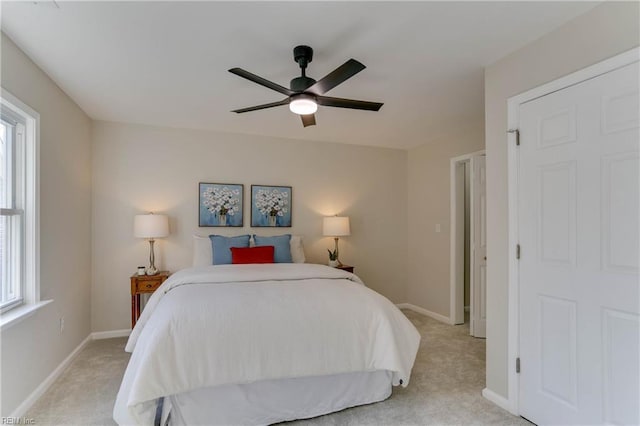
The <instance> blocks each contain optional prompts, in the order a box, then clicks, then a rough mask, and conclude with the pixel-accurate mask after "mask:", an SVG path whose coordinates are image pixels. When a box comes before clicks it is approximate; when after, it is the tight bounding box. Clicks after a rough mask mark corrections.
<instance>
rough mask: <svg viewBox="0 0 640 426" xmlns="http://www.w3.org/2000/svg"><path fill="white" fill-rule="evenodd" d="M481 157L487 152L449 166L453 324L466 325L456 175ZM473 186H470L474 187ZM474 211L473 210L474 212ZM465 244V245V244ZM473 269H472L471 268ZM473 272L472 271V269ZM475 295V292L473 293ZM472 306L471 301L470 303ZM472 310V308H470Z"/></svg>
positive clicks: (451, 319)
mask: <svg viewBox="0 0 640 426" xmlns="http://www.w3.org/2000/svg"><path fill="white" fill-rule="evenodd" d="M480 155H485V150H484V149H483V150H481V151H475V152H471V153H469V154H464V155H460V156H458V157H453V158H451V160H450V166H449V176H450V177H449V182H450V184H449V186H450V195H449V202H450V209H449V212H450V216H449V224H450V226H449V238H450V244H449V250H450V252H449V259H450V260H449V289H450V293H449V322H450V323H451V324H454V325H455V324H462V323H464V251H463V256H462V258H460V256H458V254H459V253H458V239H459V238H460V229H458V228H459V226H458V219H457V218H458V213H459V211H458V210H460V208H463V207H460V206H458V200H457V191H458V185H459V183H460V182H459V181H458V176H457V174H456V168H457V167H458V166H459V164H460V163H469V164H471V158H473V157H478V156H480ZM471 180H472V181H473V173H471ZM472 185H473V184H471V185H470V186H472ZM472 207H473V202H472ZM472 211H473V210H472ZM470 222H471V223H470V224H469V225H470V226H469V228H470V229H469V232H470V233H472V232H473V218H471V219H470ZM462 233H463V235H464V223H463V227H462ZM463 241H464V237H463ZM463 244H464V243H463ZM470 261H471V262H472V265H471V266H473V259H471V260H470ZM470 269H471V268H470ZM461 270H462V276H461V274H460V271H461ZM471 270H472V269H471ZM469 286H470V287H471V286H473V279H471V280H470V284H469ZM472 294H473V292H472ZM460 295H462V309H460V306H459V301H460ZM470 305H471V301H470ZM469 309H471V307H470V308H469ZM460 318H462V321H460ZM470 332H473V330H470Z"/></svg>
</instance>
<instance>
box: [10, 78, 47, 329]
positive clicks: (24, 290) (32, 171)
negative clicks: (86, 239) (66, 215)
mask: <svg viewBox="0 0 640 426" xmlns="http://www.w3.org/2000/svg"><path fill="white" fill-rule="evenodd" d="M0 107H1V108H2V115H3V116H8V117H11V118H14V119H15V120H14V121H17V122H18V123H22V125H23V129H22V130H23V132H24V135H23V136H22V140H21V141H20V145H22V146H21V147H19V149H21V150H22V152H21V153H20V155H22V156H24V157H23V158H24V163H23V166H24V170H22V171H20V172H22V173H24V179H23V180H22V182H21V184H22V187H20V188H18V190H19V191H21V193H22V194H21V197H19V198H21V205H20V206H16V207H17V208H16V209H15V210H16V211H15V212H12V211H9V210H10V209H5V211H4V212H3V213H7V214H11V213H20V214H21V216H22V232H23V238H22V249H21V250H19V251H20V253H19V254H18V255H19V256H21V257H22V259H21V264H22V268H21V271H20V272H21V275H22V277H21V300H20V302H19V303H15V304H12V305H8V306H6V307H4V308H3V310H2V312H0V326H1V327H2V328H4V327H5V326H7V325H9V324H10V323H13V322H15V321H17V320H19V319H21V318H22V317H24V316H26V315H27V314H30V313H32V312H34V311H35V310H36V309H37V308H39V307H40V306H44V305H45V304H46V303H48V302H50V301H47V302H41V300H40V206H39V199H40V179H39V170H40V149H39V147H40V114H38V113H37V112H36V111H34V110H33V109H32V108H31V107H29V106H28V105H26V104H25V103H23V102H22V101H20V100H19V99H18V98H16V97H15V96H13V95H12V94H11V93H9V92H8V91H7V90H5V89H4V88H2V90H1V92H0ZM20 127H22V126H20Z"/></svg>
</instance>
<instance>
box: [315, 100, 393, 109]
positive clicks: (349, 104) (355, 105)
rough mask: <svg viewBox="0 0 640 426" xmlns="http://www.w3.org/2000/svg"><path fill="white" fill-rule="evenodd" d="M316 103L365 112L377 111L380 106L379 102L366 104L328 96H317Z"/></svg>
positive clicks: (366, 102) (365, 102)
mask: <svg viewBox="0 0 640 426" xmlns="http://www.w3.org/2000/svg"><path fill="white" fill-rule="evenodd" d="M316 103H317V104H318V105H323V106H330V107H338V108H351V109H364V110H367V111H378V110H379V109H380V108H381V107H382V105H384V104H382V103H380V102H368V101H357V100H355V99H342V98H331V97H329V96H317V97H316Z"/></svg>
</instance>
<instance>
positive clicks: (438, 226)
mask: <svg viewBox="0 0 640 426" xmlns="http://www.w3.org/2000/svg"><path fill="white" fill-rule="evenodd" d="M440 231H442V229H441V228H440V224H439V223H436V232H440Z"/></svg>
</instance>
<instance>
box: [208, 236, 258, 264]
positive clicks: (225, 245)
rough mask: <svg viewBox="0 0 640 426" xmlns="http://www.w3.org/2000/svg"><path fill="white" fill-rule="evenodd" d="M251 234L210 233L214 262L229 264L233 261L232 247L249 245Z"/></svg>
mask: <svg viewBox="0 0 640 426" xmlns="http://www.w3.org/2000/svg"><path fill="white" fill-rule="evenodd" d="M249 238H251V236H250V235H238V236H237V237H223V236H222V235H209V239H210V240H211V248H212V249H213V264H214V265H227V264H230V263H231V247H249Z"/></svg>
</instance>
